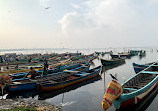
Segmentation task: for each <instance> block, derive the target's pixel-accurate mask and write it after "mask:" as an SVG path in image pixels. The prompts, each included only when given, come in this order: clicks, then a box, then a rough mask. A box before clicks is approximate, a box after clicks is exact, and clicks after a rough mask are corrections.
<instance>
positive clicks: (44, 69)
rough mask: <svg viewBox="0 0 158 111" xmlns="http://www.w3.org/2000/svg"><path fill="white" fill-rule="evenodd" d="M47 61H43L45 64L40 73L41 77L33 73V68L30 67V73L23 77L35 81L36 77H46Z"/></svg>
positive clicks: (35, 72)
mask: <svg viewBox="0 0 158 111" xmlns="http://www.w3.org/2000/svg"><path fill="white" fill-rule="evenodd" d="M47 70H48V61H47V60H45V63H44V67H43V71H42V75H40V74H39V73H38V72H37V71H35V70H34V69H33V67H30V71H29V73H28V74H26V75H25V76H24V78H25V77H28V76H29V75H30V79H35V77H36V76H43V75H47V74H48V71H47Z"/></svg>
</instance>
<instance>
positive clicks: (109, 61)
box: [101, 58, 125, 66]
mask: <svg viewBox="0 0 158 111" xmlns="http://www.w3.org/2000/svg"><path fill="white" fill-rule="evenodd" d="M121 62H125V58H118V59H111V60H105V59H101V63H102V65H104V66H107V65H114V64H119V63H121Z"/></svg>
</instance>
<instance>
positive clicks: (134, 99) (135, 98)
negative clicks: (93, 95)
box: [114, 80, 158, 109]
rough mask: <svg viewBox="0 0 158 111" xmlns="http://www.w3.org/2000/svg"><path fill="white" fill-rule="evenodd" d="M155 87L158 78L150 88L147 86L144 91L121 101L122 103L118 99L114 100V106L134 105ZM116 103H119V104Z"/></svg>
mask: <svg viewBox="0 0 158 111" xmlns="http://www.w3.org/2000/svg"><path fill="white" fill-rule="evenodd" d="M156 87H158V80H157V81H156V82H155V83H154V84H153V85H152V86H151V87H150V88H148V89H147V90H146V91H144V92H143V93H141V94H139V95H136V96H133V97H131V98H130V99H128V100H126V101H123V102H122V103H119V101H117V100H115V102H114V106H115V108H116V109H126V108H128V107H132V106H134V105H137V104H139V103H140V102H142V100H144V98H146V97H147V96H148V95H149V94H150V92H151V91H152V90H154V89H155V88H156ZM117 102H118V103H117ZM118 104H120V106H119V105H118Z"/></svg>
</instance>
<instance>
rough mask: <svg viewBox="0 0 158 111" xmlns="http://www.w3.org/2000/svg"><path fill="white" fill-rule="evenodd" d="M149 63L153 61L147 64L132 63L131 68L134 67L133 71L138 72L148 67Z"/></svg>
mask: <svg viewBox="0 0 158 111" xmlns="http://www.w3.org/2000/svg"><path fill="white" fill-rule="evenodd" d="M151 64H153V62H152V63H148V64H141V65H140V64H136V63H133V68H134V71H135V73H138V72H140V71H142V70H143V69H145V68H147V67H149V66H150V65H151Z"/></svg>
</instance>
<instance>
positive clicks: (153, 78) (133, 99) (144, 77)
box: [103, 63, 158, 109]
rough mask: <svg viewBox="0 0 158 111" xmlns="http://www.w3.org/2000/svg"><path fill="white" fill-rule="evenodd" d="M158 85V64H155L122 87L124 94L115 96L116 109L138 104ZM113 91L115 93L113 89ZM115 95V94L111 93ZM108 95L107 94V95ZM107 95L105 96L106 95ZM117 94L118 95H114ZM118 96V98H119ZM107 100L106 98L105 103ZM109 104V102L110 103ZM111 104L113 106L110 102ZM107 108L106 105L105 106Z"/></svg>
mask: <svg viewBox="0 0 158 111" xmlns="http://www.w3.org/2000/svg"><path fill="white" fill-rule="evenodd" d="M157 85H158V64H157V63H153V64H152V65H150V66H149V67H147V68H145V69H144V70H142V71H141V72H139V73H137V74H136V75H134V76H133V77H132V78H130V79H128V80H127V81H125V82H124V83H123V84H122V85H121V86H122V87H121V88H120V90H121V89H122V93H121V92H120V93H119V94H118V95H115V96H116V98H115V100H114V102H113V104H114V107H115V108H116V109H120V108H126V107H128V106H132V105H135V104H138V103H139V102H141V101H142V100H143V98H145V97H146V96H147V95H148V94H149V93H150V92H151V91H152V90H153V89H154V88H155V87H157ZM113 91H115V90H114V89H113ZM111 93H113V92H111ZM106 94H107V93H106ZM106 94H105V95H106ZM114 94H117V93H114ZM117 96H118V97H117ZM105 100H107V98H104V101H103V102H105ZM108 102H109V101H108ZM110 104H112V103H111V102H110ZM104 105H105V104H104ZM104 107H106V105H105V106H104Z"/></svg>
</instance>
